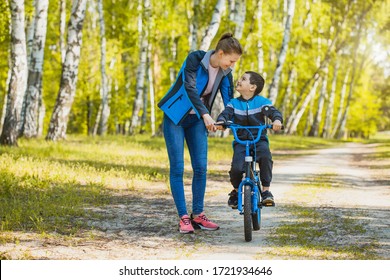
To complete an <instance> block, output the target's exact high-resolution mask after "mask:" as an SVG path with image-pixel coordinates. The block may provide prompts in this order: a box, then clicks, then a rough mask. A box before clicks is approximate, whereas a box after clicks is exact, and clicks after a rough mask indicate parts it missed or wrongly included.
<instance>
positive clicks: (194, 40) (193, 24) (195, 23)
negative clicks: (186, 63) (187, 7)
mask: <svg viewBox="0 0 390 280" xmlns="http://www.w3.org/2000/svg"><path fill="white" fill-rule="evenodd" d="M199 1H200V0H192V12H193V15H192V18H191V20H190V38H189V42H190V51H194V50H196V49H197V48H198V29H199Z"/></svg>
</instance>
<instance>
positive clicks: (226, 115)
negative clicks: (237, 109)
mask: <svg viewBox="0 0 390 280" xmlns="http://www.w3.org/2000/svg"><path fill="white" fill-rule="evenodd" d="M233 116H234V108H233V105H232V103H230V102H229V103H228V104H227V105H226V107H225V110H223V111H222V113H221V114H219V116H218V118H217V122H221V121H222V122H226V121H231V120H233Z"/></svg>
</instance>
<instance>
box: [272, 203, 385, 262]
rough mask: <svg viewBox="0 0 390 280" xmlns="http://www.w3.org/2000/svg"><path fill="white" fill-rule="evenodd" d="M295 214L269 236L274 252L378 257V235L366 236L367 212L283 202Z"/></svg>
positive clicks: (301, 255)
mask: <svg viewBox="0 0 390 280" xmlns="http://www.w3.org/2000/svg"><path fill="white" fill-rule="evenodd" d="M283 208H284V211H286V212H288V213H289V214H291V215H292V216H290V219H289V220H287V221H284V222H283V223H282V224H281V225H280V226H278V227H277V228H276V229H275V230H274V232H273V233H272V234H270V236H269V237H268V240H269V241H270V242H271V243H272V245H273V246H275V247H276V249H274V250H273V251H272V252H270V253H271V254H273V255H275V256H279V257H280V256H282V257H283V256H286V257H287V258H298V259H300V258H310V259H344V260H345V259H354V260H362V259H371V260H372V259H378V256H377V255H376V254H375V253H374V250H373V249H375V248H376V247H377V246H378V245H377V241H376V240H375V238H373V237H370V238H367V237H366V236H364V233H365V232H366V224H367V222H365V221H364V219H363V218H361V217H364V216H365V215H364V213H358V212H356V211H352V210H344V209H335V208H321V209H318V208H314V207H302V206H298V205H292V206H283Z"/></svg>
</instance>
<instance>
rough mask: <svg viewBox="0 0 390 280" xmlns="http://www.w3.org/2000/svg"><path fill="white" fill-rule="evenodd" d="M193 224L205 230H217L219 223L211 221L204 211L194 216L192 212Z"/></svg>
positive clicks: (196, 227)
mask: <svg viewBox="0 0 390 280" xmlns="http://www.w3.org/2000/svg"><path fill="white" fill-rule="evenodd" d="M191 221H192V225H193V226H194V228H195V229H204V230H217V229H219V225H217V224H216V223H213V222H212V221H210V220H209V219H208V218H207V217H206V215H205V214H204V213H203V212H202V213H201V214H199V215H198V217H196V218H194V217H193V216H192V214H191Z"/></svg>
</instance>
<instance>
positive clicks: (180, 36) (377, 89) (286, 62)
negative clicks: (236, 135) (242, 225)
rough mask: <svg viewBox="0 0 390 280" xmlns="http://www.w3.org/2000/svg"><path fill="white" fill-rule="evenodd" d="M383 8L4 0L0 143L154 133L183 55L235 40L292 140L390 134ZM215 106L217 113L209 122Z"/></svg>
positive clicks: (388, 10) (293, 2)
mask: <svg viewBox="0 0 390 280" xmlns="http://www.w3.org/2000/svg"><path fill="white" fill-rule="evenodd" d="M389 14H390V4H389V1H387V0H376V1H375V0H369V1H363V0H341V1H324V0H322V1H321V0H315V1H306V0H284V1H282V0H270V1H262V0H247V1H245V0H242V1H237V0H228V1H226V0H208V1H206V0H191V1H184V0H176V1H175V0H160V1H154V0H146V1H136V0H112V1H103V0H74V1H70V0H51V1H48V0H30V1H21V0H5V1H1V2H0V49H1V52H0V69H1V71H0V113H1V122H0V132H1V137H0V142H1V144H5V145H17V139H18V138H19V137H21V136H24V137H27V138H30V137H45V138H46V139H48V140H60V139H63V138H65V137H66V134H84V135H97V134H99V135H104V134H138V133H145V134H151V135H156V134H159V133H161V122H162V112H161V111H160V110H158V109H157V105H156V104H157V102H158V100H159V99H161V97H162V96H164V94H165V93H166V92H167V91H168V89H169V88H170V86H171V85H172V83H173V82H174V80H175V78H176V74H177V72H178V70H179V69H180V67H181V64H182V62H183V60H184V59H185V57H186V56H187V55H188V53H189V52H190V51H192V50H196V49H204V50H208V49H213V48H214V46H215V44H216V42H217V40H218V39H219V37H220V36H221V35H222V34H223V33H225V32H232V33H233V34H234V36H235V37H237V38H238V39H239V40H240V42H241V44H242V45H243V47H244V50H245V51H244V54H243V56H242V58H241V59H240V61H239V62H238V63H237V64H236V65H235V68H234V78H235V79H237V78H238V77H239V76H240V75H241V74H242V73H243V72H244V71H247V70H253V71H258V72H259V73H262V74H263V76H264V77H265V78H266V87H265V90H264V91H263V93H262V94H263V95H264V96H266V97H268V98H270V99H271V100H272V101H273V102H274V103H275V105H276V107H277V108H279V109H280V110H281V111H282V112H283V114H284V116H285V126H286V130H285V132H286V133H287V134H298V135H309V136H316V137H324V138H345V137H364V138H368V137H370V136H371V135H373V134H374V133H376V132H377V131H378V130H379V131H382V130H388V129H390V94H389V86H390V83H389V75H390V60H389V52H390V49H389V47H388V45H389V44H388V43H389V41H390V36H389V31H388V30H389V29H390V20H389V17H388V15H389ZM220 109H221V107H220V106H219V107H218V106H217V108H216V111H215V112H213V114H214V115H215V114H216V113H217V112H218V110H220Z"/></svg>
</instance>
